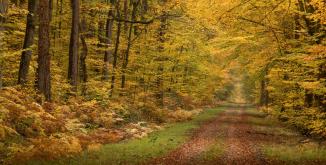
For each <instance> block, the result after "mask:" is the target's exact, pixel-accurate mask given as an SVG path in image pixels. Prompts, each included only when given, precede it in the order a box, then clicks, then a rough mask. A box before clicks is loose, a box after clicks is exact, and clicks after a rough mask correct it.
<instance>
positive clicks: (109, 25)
mask: <svg viewBox="0 0 326 165" xmlns="http://www.w3.org/2000/svg"><path fill="white" fill-rule="evenodd" d="M110 4H111V5H114V0H110ZM113 16H114V10H113V8H110V10H109V12H108V16H107V20H106V27H105V45H106V50H105V54H104V69H103V79H104V80H108V79H109V63H110V62H109V59H110V56H111V55H112V51H111V49H110V46H111V44H112V33H113V22H114V20H113Z"/></svg>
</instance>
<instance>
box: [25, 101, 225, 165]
mask: <svg viewBox="0 0 326 165" xmlns="http://www.w3.org/2000/svg"><path fill="white" fill-rule="evenodd" d="M223 110H224V108H223V107H220V108H215V109H209V110H205V111H204V112H202V113H201V114H200V115H198V116H196V117H195V118H194V119H193V120H191V121H186V122H180V123H174V124H170V125H168V126H167V127H166V128H165V129H164V130H162V131H158V132H154V133H152V134H150V135H149V136H148V137H145V138H143V139H135V140H128V141H124V142H121V143H114V144H107V145H104V146H103V147H102V148H101V150H100V151H98V152H91V153H89V152H87V151H85V152H84V153H83V154H82V155H81V156H78V157H74V158H70V159H65V160H56V161H38V162H35V161H34V162H31V163H30V164H69V165H73V164H76V165H77V164H78V165H83V164H85V165H86V164H87V165H92V164H140V163H143V162H145V161H147V160H150V159H152V158H155V157H158V156H162V155H164V154H166V153H168V152H169V151H171V150H173V149H176V148H177V147H178V146H180V145H181V144H183V143H184V142H185V141H186V140H187V139H188V138H189V135H190V134H191V131H192V130H193V129H195V128H198V127H199V126H200V125H201V123H203V122H205V121H208V120H210V119H213V118H214V117H216V115H217V114H218V113H220V112H222V111H223Z"/></svg>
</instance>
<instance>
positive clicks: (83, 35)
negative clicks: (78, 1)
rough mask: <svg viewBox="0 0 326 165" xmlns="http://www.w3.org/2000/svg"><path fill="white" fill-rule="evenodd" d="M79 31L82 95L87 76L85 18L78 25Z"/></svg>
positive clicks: (84, 90)
mask: <svg viewBox="0 0 326 165" xmlns="http://www.w3.org/2000/svg"><path fill="white" fill-rule="evenodd" d="M79 29H80V32H81V34H80V40H81V43H82V51H81V53H80V79H81V81H82V82H83V87H82V94H83V95H84V94H85V92H86V83H87V79H88V75H87V65H86V58H87V54H88V47H87V43H86V32H87V24H86V18H85V17H83V18H82V20H81V22H80V24H79Z"/></svg>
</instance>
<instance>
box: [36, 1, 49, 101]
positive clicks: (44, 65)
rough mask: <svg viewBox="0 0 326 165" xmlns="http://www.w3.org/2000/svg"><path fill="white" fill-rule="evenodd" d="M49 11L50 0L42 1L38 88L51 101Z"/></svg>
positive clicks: (40, 10) (40, 7) (40, 8)
mask: <svg viewBox="0 0 326 165" xmlns="http://www.w3.org/2000/svg"><path fill="white" fill-rule="evenodd" d="M49 10H50V7H49V0H41V1H40V2H39V9H38V12H39V19H40V20H39V41H38V59H37V63H38V68H37V76H36V88H37V89H38V90H39V92H41V93H42V94H43V95H44V96H45V99H46V101H51V77H50V61H51V56H50V52H49V51H50V15H49Z"/></svg>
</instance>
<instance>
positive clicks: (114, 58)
mask: <svg viewBox="0 0 326 165" xmlns="http://www.w3.org/2000/svg"><path fill="white" fill-rule="evenodd" d="M119 3H120V2H119V0H118V1H117V3H116V10H117V12H116V13H117V18H118V20H120V19H121V14H120V5H119ZM121 26H122V25H121V21H118V27H117V28H118V29H117V38H116V42H115V48H114V52H113V72H112V78H111V93H110V96H111V97H112V96H113V90H114V86H115V76H116V68H117V62H118V51H119V46H120V35H121Z"/></svg>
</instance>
